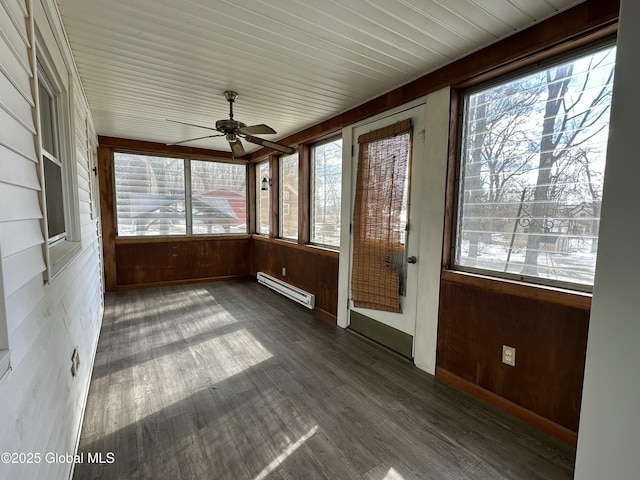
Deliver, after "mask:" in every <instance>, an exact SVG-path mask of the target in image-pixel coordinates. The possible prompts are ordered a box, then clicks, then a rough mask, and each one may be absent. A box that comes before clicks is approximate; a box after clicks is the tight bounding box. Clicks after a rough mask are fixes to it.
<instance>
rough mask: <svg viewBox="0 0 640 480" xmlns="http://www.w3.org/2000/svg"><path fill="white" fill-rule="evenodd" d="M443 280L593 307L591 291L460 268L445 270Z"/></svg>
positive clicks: (526, 296)
mask: <svg viewBox="0 0 640 480" xmlns="http://www.w3.org/2000/svg"><path fill="white" fill-rule="evenodd" d="M441 281H442V282H449V283H457V284H460V285H467V286H472V287H475V288H478V289H480V290H484V291H488V292H492V293H498V294H503V295H514V296H517V297H522V298H528V299H531V300H536V301H540V302H544V303H555V304H558V305H564V306H566V307H572V308H578V309H581V310H586V311H589V310H590V309H591V294H590V293H584V292H577V291H574V290H568V289H563V288H559V287H550V286H547V285H538V284H532V283H526V282H518V281H516V280H508V279H505V278H500V277H492V276H490V275H481V274H477V273H469V272H462V271H460V270H443V271H442V276H441Z"/></svg>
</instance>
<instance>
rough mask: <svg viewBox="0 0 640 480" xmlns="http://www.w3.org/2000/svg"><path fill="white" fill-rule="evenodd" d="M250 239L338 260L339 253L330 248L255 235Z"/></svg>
mask: <svg viewBox="0 0 640 480" xmlns="http://www.w3.org/2000/svg"><path fill="white" fill-rule="evenodd" d="M252 238H253V239H254V240H258V241H260V242H267V243H272V244H274V245H281V246H284V247H288V248H295V249H296V250H304V251H307V252H313V253H316V254H319V255H324V256H326V257H332V258H335V259H338V258H340V251H339V250H333V249H330V248H326V247H322V246H318V245H312V244H299V243H296V242H294V241H292V240H285V239H282V238H269V237H267V236H265V235H260V234H257V233H254V234H253V235H252Z"/></svg>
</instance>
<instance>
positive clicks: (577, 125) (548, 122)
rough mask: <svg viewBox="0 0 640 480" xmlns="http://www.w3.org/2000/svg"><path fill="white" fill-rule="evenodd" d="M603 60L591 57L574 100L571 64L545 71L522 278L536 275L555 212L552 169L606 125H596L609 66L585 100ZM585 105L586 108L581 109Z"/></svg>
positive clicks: (603, 110)
mask: <svg viewBox="0 0 640 480" xmlns="http://www.w3.org/2000/svg"><path fill="white" fill-rule="evenodd" d="M603 61H604V56H601V57H600V58H599V59H597V57H596V56H593V57H592V58H591V61H590V64H589V68H588V71H587V72H588V73H586V75H585V76H584V81H583V82H582V85H581V87H579V88H578V90H577V91H578V92H579V93H578V95H577V97H576V98H575V99H573V98H572V97H571V95H568V93H569V91H570V89H569V87H570V84H571V82H572V80H573V73H574V65H575V64H574V62H571V63H567V64H563V65H559V66H557V67H555V68H552V69H549V70H547V71H546V89H547V100H546V103H545V109H544V118H543V122H542V135H541V138H540V151H539V164H538V175H537V181H536V185H535V189H534V195H533V204H532V206H531V223H530V225H529V232H528V233H529V236H528V239H527V249H526V254H525V260H524V267H523V269H522V271H521V273H522V274H525V275H532V276H537V275H538V267H537V263H538V255H539V252H540V243H541V241H542V235H543V234H544V233H545V227H546V225H547V219H548V218H549V216H552V215H553V214H554V213H555V212H550V211H549V208H550V207H551V206H552V203H551V202H550V200H551V199H552V198H553V195H555V194H556V193H557V192H556V191H554V189H553V187H554V185H555V184H556V183H557V179H558V176H557V175H555V176H554V175H553V169H554V167H557V166H558V164H559V162H561V161H562V160H563V159H565V158H567V157H572V158H578V157H579V156H576V155H575V153H574V152H575V149H576V148H578V147H580V146H581V145H584V144H585V143H587V142H588V141H589V140H591V139H592V138H593V137H594V136H595V135H597V134H598V133H599V132H600V131H601V130H602V129H603V128H605V127H606V123H603V122H600V120H601V119H602V118H603V116H604V115H605V114H608V111H609V104H610V96H611V83H612V79H613V67H612V68H611V69H610V72H609V74H608V78H607V80H606V81H605V82H603V83H602V86H601V87H600V89H599V90H598V91H597V93H596V94H595V95H593V97H592V98H591V100H590V101H589V100H588V95H589V94H590V93H591V92H590V91H589V88H588V87H590V77H591V73H590V72H591V71H592V70H593V69H594V68H595V67H596V66H598V64H599V63H601V62H603ZM585 105H586V108H585Z"/></svg>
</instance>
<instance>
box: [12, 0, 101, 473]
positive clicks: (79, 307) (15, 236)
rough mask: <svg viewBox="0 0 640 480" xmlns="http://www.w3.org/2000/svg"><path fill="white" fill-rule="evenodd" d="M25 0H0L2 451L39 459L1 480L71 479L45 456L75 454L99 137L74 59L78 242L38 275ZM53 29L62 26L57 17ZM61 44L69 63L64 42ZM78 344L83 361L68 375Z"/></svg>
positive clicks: (90, 327)
mask: <svg viewBox="0 0 640 480" xmlns="http://www.w3.org/2000/svg"><path fill="white" fill-rule="evenodd" d="M33 1H34V2H36V1H38V0H33ZM30 4H31V2H30V0H0V271H1V279H0V307H2V304H3V303H4V308H0V324H2V323H5V322H6V330H7V332H8V346H9V351H10V356H11V365H12V369H11V371H9V372H8V373H7V374H6V375H5V376H4V377H3V378H2V380H0V453H1V452H25V453H26V452H34V453H40V454H41V455H42V456H43V458H42V461H41V463H40V464H38V465H20V464H4V463H0V479H18V478H25V479H26V478H33V479H35V478H38V479H40V478H42V479H45V478H46V479H55V478H68V477H69V473H70V471H71V468H72V465H70V464H65V463H62V464H56V463H53V464H50V463H47V462H46V461H45V458H44V456H45V454H46V453H48V452H56V453H63V454H64V453H74V452H75V449H76V442H77V438H78V435H79V430H80V425H81V419H82V413H83V407H84V402H85V398H86V395H87V391H88V387H89V379H90V375H91V367H92V361H93V356H94V353H95V347H96V343H97V340H98V334H99V331H100V323H101V319H102V308H103V306H102V272H101V265H100V245H99V243H98V242H99V240H98V235H97V232H98V218H97V215H96V212H97V209H96V207H95V206H94V205H92V203H93V202H98V192H97V191H95V185H96V182H95V181H94V180H93V179H92V177H91V176H92V175H93V172H92V170H91V168H92V167H93V165H92V164H91V163H90V162H93V161H94V160H93V159H94V158H95V157H94V155H95V152H94V150H95V135H94V133H93V127H92V124H91V119H90V114H89V110H88V107H87V104H86V100H85V98H84V94H83V91H82V86H81V84H80V83H79V80H78V79H77V78H76V75H75V70H74V69H73V66H72V64H70V63H69V65H70V66H71V69H70V70H71V71H73V72H74V75H73V79H72V81H70V85H71V92H70V94H71V97H72V105H71V109H70V112H71V115H72V117H73V118H72V150H73V153H72V154H73V155H74V156H75V160H76V162H77V185H78V195H77V198H78V201H79V204H78V210H79V216H80V228H81V230H80V233H81V240H82V242H81V243H82V250H81V252H80V253H79V254H78V255H77V256H76V257H75V258H74V259H73V260H72V261H71V262H70V263H69V264H68V265H67V266H66V267H65V268H64V269H63V270H62V271H61V272H60V273H59V274H58V275H57V276H56V277H55V278H54V279H53V280H52V282H51V283H50V284H45V283H44V277H43V273H44V271H45V268H46V267H45V260H44V254H43V246H44V242H45V237H44V235H43V231H42V227H41V218H42V216H43V213H42V208H41V204H40V198H39V194H40V182H39V179H38V157H37V149H36V147H35V145H36V144H37V142H38V139H37V137H36V136H35V135H36V127H35V124H36V123H35V118H34V117H35V112H34V110H33V107H34V99H33V94H32V92H33V90H32V81H33V72H32V69H31V67H30V65H31V62H30V55H31V50H30V48H31V42H32V40H31V39H32V38H33V36H32V32H31V19H30V17H29V12H30V11H31V10H32V9H31V8H30ZM55 12H56V10H55V9H54V13H55ZM56 21H59V20H58V19H56ZM53 30H54V32H55V33H56V34H58V35H59V34H60V32H61V30H60V29H59V25H55V22H54V25H53ZM60 48H61V50H62V53H63V56H65V57H66V58H67V62H68V61H69V59H70V53H69V51H68V49H67V46H66V44H65V43H64V42H62V46H61V47H60ZM5 316H6V318H4V317H5ZM0 328H2V325H0ZM76 346H77V347H78V349H79V352H80V361H81V364H80V369H79V372H78V376H77V377H76V378H73V377H72V376H71V354H72V352H73V349H74V347H76ZM0 347H2V345H0Z"/></svg>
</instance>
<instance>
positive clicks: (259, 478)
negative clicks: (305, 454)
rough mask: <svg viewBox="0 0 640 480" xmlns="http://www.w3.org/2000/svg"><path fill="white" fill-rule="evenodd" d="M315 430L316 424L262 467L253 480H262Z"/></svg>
mask: <svg viewBox="0 0 640 480" xmlns="http://www.w3.org/2000/svg"><path fill="white" fill-rule="evenodd" d="M317 431H318V426H317V425H316V426H315V427H313V428H312V429H311V430H309V431H308V432H307V433H305V434H304V435H303V436H302V437H300V438H299V439H298V440H296V441H295V442H294V443H292V444H291V445H289V446H288V447H287V448H286V449H285V450H284V451H283V452H282V453H281V454H280V455H278V456H277V457H276V458H274V459H273V461H271V463H269V465H267V466H266V467H264V469H263V470H262V471H261V472H260V473H259V474H258V475H256V477H255V478H254V479H253V480H263V479H264V478H267V476H268V475H269V474H270V473H271V472H273V471H274V470H275V469H276V468H278V467H279V466H280V465H281V464H282V463H283V462H284V461H285V460H286V459H287V458H288V457H289V456H291V455H292V454H293V452H295V451H296V450H297V449H298V448H300V446H301V445H302V444H303V443H304V442H306V441H307V440H309V439H310V438H311V437H313V436H314V435H315V434H316V432H317Z"/></svg>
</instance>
